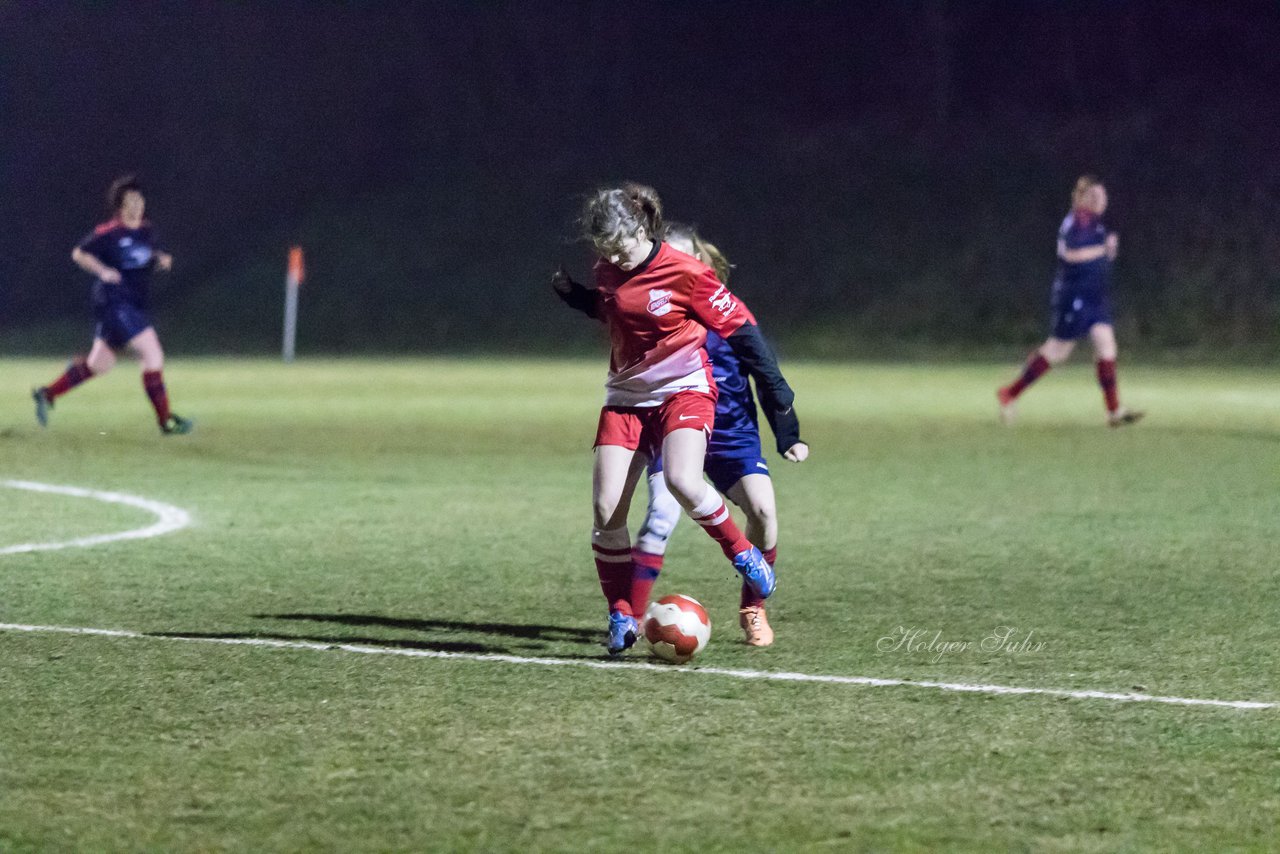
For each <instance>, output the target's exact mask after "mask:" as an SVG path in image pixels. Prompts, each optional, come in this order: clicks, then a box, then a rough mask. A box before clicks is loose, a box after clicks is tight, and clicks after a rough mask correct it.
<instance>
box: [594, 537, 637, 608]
mask: <svg viewBox="0 0 1280 854" xmlns="http://www.w3.org/2000/svg"><path fill="white" fill-rule="evenodd" d="M591 550H592V551H593V552H595V556H596V575H598V576H599V577H600V590H601V591H602V592H603V593H604V598H605V600H606V601H608V603H609V610H610V611H622V612H623V613H624V614H630V613H631V603H630V601H629V600H628V599H627V597H628V596H629V595H630V594H631V541H630V539H629V537H628V536H627V529H626V528H617V529H615V530H612V531H592V532H591Z"/></svg>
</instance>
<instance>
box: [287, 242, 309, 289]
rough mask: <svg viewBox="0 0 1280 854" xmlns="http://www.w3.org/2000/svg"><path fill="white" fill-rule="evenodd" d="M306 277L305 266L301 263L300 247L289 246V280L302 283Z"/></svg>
mask: <svg viewBox="0 0 1280 854" xmlns="http://www.w3.org/2000/svg"><path fill="white" fill-rule="evenodd" d="M304 278H306V268H305V267H304V266H303V264H302V247H301V246H290V247H289V281H291V282H297V283H298V284H302V280H303V279H304Z"/></svg>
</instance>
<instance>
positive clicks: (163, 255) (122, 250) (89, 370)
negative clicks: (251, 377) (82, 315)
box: [31, 175, 192, 434]
mask: <svg viewBox="0 0 1280 854" xmlns="http://www.w3.org/2000/svg"><path fill="white" fill-rule="evenodd" d="M107 199H108V203H109V205H110V208H111V212H112V214H113V216H112V218H111V219H110V220H108V221H107V222H104V223H103V224H101V225H99V226H98V227H97V228H95V229H94V230H93V232H92V233H91V234H89V235H88V236H86V237H85V238H84V240H81V241H80V243H79V244H78V245H77V246H76V248H75V249H73V250H71V260H72V261H74V262H75V264H76V266H78V267H80V269H82V270H84V271H85V272H86V273H88V274H89V275H91V276H93V277H94V281H93V314H94V318H95V319H96V320H97V326H96V327H95V328H94V332H93V347H92V349H90V351H89V356H88V357H87V358H83V359H80V358H77V359H74V360H73V361H72V362H71V364H70V366H68V368H67V370H66V372H65V373H63V374H62V376H60V377H58V378H57V379H56V380H54V381H53V382H52V383H50V384H49V385H47V386H41V387H40V388H37V389H35V390H34V391H33V392H32V393H31V396H32V398H34V400H35V404H36V421H38V422H39V423H40V426H41V427H44V426H46V425H47V424H48V423H49V410H50V409H52V408H53V404H54V401H55V400H57V399H58V398H59V397H61V396H62V395H64V394H66V393H67V392H69V391H70V390H71V389H73V388H75V387H76V386H78V385H80V384H81V383H82V382H84V381H85V380H87V379H89V378H90V377H96V376H100V375H102V374H105V373H106V372H107V371H109V370H111V369H112V368H113V367H115V364H116V353H117V351H119V350H121V349H125V348H127V349H129V350H130V351H132V352H133V353H135V354H137V356H138V359H139V360H140V361H141V362H142V387H143V388H144V389H145V390H146V393H147V397H148V398H149V399H150V400H151V405H152V407H153V408H154V409H155V413H156V421H157V423H158V424H159V425H160V430H161V432H163V433H165V434H181V433H190V432H191V429H192V423H191V422H190V421H188V420H187V419H185V418H182V417H181V416H179V415H175V414H174V413H173V412H172V411H170V409H169V397H168V394H167V393H166V391H165V387H164V375H163V370H164V350H163V349H161V347H160V339H159V337H158V336H157V335H156V331H155V328H154V327H153V326H152V325H151V317H150V314H149V312H148V297H149V291H150V284H151V271H152V269H159V270H161V271H164V272H168V270H169V269H170V268H172V266H173V256H171V255H170V254H169V253H167V252H161V251H159V250H157V249H156V248H155V246H154V238H153V236H152V231H151V223H150V222H148V221H147V220H146V219H144V218H143V214H144V212H145V211H146V199H145V198H144V197H143V195H142V185H141V184H139V183H138V181H137V179H136V178H135V177H134V176H132V175H126V176H124V177H122V178H119V179H117V180H116V181H115V182H113V183H112V184H111V187H110V189H109V190H108V191H107Z"/></svg>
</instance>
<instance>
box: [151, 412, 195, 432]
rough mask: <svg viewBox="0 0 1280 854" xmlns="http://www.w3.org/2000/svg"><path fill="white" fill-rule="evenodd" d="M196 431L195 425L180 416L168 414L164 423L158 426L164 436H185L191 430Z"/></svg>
mask: <svg viewBox="0 0 1280 854" xmlns="http://www.w3.org/2000/svg"><path fill="white" fill-rule="evenodd" d="M194 429H196V423H195V422H194V421H192V420H190V419H188V418H183V417H182V416H181V415H174V414H172V413H170V415H169V417H168V418H166V419H165V422H164V423H163V424H161V425H160V432H161V433H163V434H165V435H166V436H185V435H186V434H187V433H190V432H191V431H192V430H194Z"/></svg>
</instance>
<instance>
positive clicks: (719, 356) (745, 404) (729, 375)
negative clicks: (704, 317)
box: [706, 332, 760, 453]
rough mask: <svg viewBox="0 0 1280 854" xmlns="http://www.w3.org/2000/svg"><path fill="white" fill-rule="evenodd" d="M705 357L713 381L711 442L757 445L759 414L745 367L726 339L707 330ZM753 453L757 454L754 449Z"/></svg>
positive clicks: (758, 441)
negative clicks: (713, 402) (713, 406)
mask: <svg viewBox="0 0 1280 854" xmlns="http://www.w3.org/2000/svg"><path fill="white" fill-rule="evenodd" d="M706 346H707V356H709V357H710V359H711V372H712V375H713V376H714V377H715V380H716V388H717V389H718V390H719V392H720V394H719V397H717V398H716V423H715V428H714V429H713V431H712V433H711V444H712V445H722V446H723V445H732V444H751V443H754V444H755V446H756V447H757V448H759V443H760V415H759V413H758V412H757V411H756V399H755V395H753V394H752V393H751V382H750V381H749V379H748V375H747V369H746V368H745V367H744V366H743V364H742V362H741V361H740V360H739V359H738V357H737V356H736V355H734V352H733V349H732V348H731V347H730V346H729V344H728V342H727V341H725V340H724V339H723V338H721V337H720V336H719V335H717V334H715V333H714V332H707V345H706ZM756 453H759V451H758V450H757V451H756Z"/></svg>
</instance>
